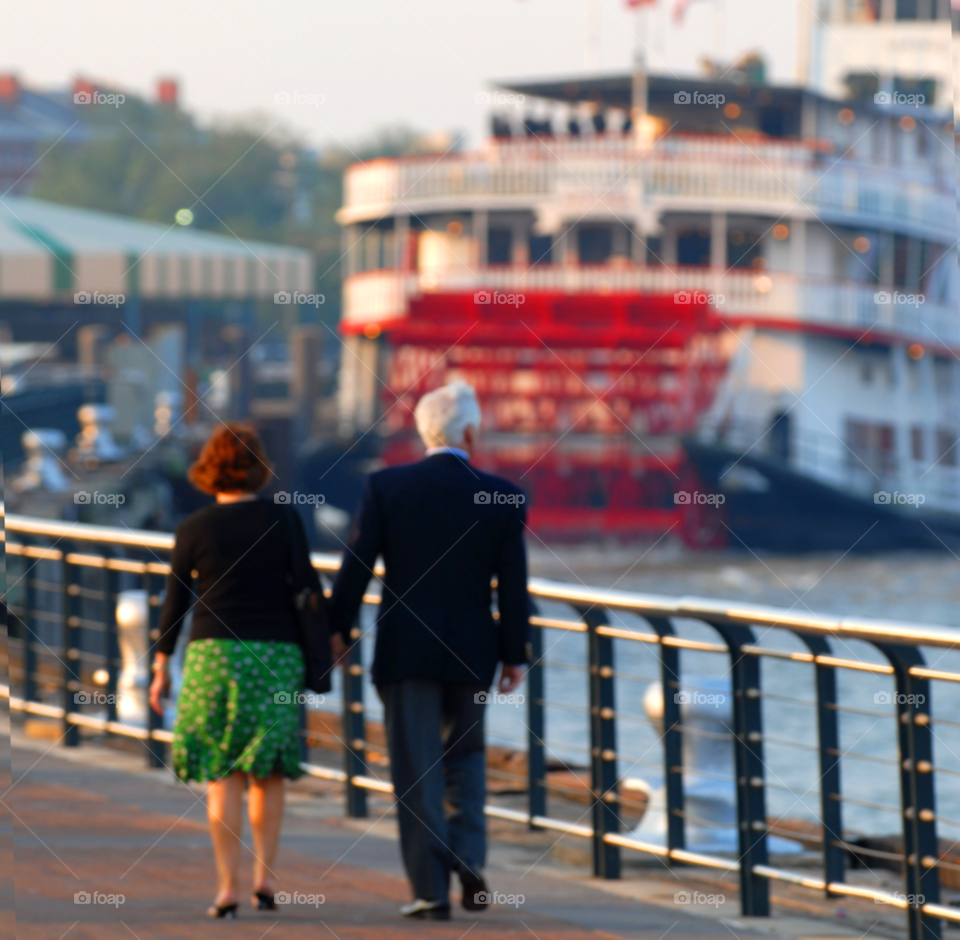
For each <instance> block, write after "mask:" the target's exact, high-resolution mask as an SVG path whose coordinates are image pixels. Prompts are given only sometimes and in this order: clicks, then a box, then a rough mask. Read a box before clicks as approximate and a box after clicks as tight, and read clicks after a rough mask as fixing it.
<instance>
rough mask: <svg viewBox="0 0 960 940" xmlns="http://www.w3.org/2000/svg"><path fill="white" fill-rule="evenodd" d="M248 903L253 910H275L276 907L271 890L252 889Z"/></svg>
mask: <svg viewBox="0 0 960 940" xmlns="http://www.w3.org/2000/svg"><path fill="white" fill-rule="evenodd" d="M250 903H251V904H253V909H254V910H255V911H275V910H276V909H277V902H276V899H275V898H274V894H273V892H272V891H271V892H267V891H254V892H253V897H251V898H250Z"/></svg>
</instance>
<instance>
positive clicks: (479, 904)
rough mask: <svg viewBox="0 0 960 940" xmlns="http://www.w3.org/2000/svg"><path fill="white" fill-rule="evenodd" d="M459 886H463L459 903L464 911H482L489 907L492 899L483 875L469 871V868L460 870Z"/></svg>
mask: <svg viewBox="0 0 960 940" xmlns="http://www.w3.org/2000/svg"><path fill="white" fill-rule="evenodd" d="M460 884H461V885H462V886H463V895H462V897H461V899H460V903H461V904H462V905H463V909H464V910H465V911H482V910H483V909H484V908H487V907H489V906H490V902H491V901H492V900H493V898H492V896H491V894H490V889H489V888H488V887H487V883H486V881H484V880H483V875H481V874H479V873H478V872H473V871H470V869H469V868H461V869H460Z"/></svg>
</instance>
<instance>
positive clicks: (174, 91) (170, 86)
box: [157, 78, 180, 108]
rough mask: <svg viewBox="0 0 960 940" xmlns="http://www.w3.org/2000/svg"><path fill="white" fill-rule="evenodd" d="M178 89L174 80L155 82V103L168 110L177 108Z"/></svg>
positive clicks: (166, 79)
mask: <svg viewBox="0 0 960 940" xmlns="http://www.w3.org/2000/svg"><path fill="white" fill-rule="evenodd" d="M179 94H180V89H179V87H178V85H177V80H176V79H175V78H161V79H158V81H157V103H158V104H161V105H164V106H165V107H168V108H175V107H176V106H177V98H178V96H179Z"/></svg>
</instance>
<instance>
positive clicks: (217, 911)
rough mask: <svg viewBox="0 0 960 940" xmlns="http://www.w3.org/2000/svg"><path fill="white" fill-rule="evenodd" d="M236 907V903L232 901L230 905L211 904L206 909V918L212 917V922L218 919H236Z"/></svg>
mask: <svg viewBox="0 0 960 940" xmlns="http://www.w3.org/2000/svg"><path fill="white" fill-rule="evenodd" d="M238 906H239V905H238V904H237V902H236V901H232V902H231V903H230V904H211V905H210V907H208V908H207V917H212V918H213V919H214V920H216V919H217V918H218V917H233V918H236V916H237V907H238Z"/></svg>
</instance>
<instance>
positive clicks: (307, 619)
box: [282, 507, 333, 694]
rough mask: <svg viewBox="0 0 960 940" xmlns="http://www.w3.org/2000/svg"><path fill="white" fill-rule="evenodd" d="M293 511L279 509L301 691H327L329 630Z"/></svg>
mask: <svg viewBox="0 0 960 940" xmlns="http://www.w3.org/2000/svg"><path fill="white" fill-rule="evenodd" d="M294 512H296V510H294V509H290V508H288V507H283V510H282V516H283V524H284V527H285V528H286V530H287V541H288V543H289V545H290V553H291V559H292V571H291V575H292V585H291V587H292V591H293V606H294V607H295V608H296V611H297V632H298V634H299V640H300V649H301V650H302V651H303V659H304V662H305V664H306V675H305V676H304V680H303V685H304V688H306V689H309V690H310V691H311V692H318V693H321V694H322V693H324V692H329V691H330V689H331V687H332V675H333V651H332V650H331V648H330V627H329V623H328V619H327V600H326V598H325V597H324V596H323V593H322V592H321V593H320V594H315V593H314V589H313V586H312V580H313V579H312V577H311V574H312V567H313V566H312V565H311V563H310V554H309V552H308V551H307V547H306V540H305V539H304V538H303V534H302V532H298V531H297V529H296V522H299V520H296V521H295V520H294V519H293V518H292V516H291V514H292V513H294ZM311 596H314V597H316V598H317V609H316V610H314V609H313V607H312V606H311V604H310V598H311Z"/></svg>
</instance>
